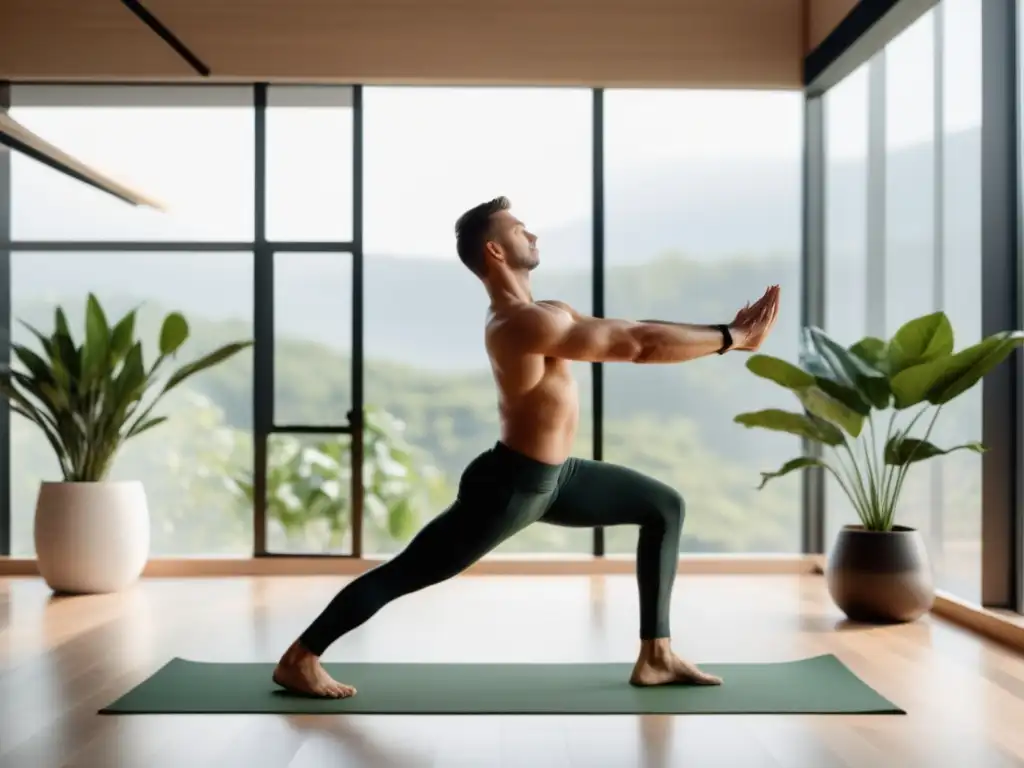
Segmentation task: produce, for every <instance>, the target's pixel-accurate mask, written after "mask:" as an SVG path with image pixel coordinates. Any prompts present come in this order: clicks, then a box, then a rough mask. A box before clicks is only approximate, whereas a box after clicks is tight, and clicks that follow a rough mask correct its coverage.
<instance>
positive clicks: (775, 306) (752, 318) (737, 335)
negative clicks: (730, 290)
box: [729, 285, 779, 352]
mask: <svg viewBox="0 0 1024 768" xmlns="http://www.w3.org/2000/svg"><path fill="white" fill-rule="evenodd" d="M778 317H779V286H777V285H772V286H769V287H768V290H766V291H765V292H764V295H763V296H762V297H761V298H760V299H758V300H757V301H755V302H754V303H753V304H749V303H748V304H747V305H746V306H745V307H743V309H741V310H740V311H739V312H737V313H736V317H735V319H733V321H732V322H731V323H729V332H730V333H732V338H733V347H732V349H734V350H737V351H744V352H756V351H757V350H758V349H760V347H761V344H762V343H763V342H764V340H765V339H766V338H767V337H768V334H769V333H770V332H771V330H772V327H773V326H774V325H775V321H776V320H777V319H778Z"/></svg>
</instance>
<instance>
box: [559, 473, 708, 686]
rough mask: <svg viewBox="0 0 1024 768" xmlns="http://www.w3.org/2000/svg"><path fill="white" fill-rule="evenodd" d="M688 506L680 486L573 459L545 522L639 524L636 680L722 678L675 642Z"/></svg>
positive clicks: (640, 682) (702, 682)
mask: <svg viewBox="0 0 1024 768" xmlns="http://www.w3.org/2000/svg"><path fill="white" fill-rule="evenodd" d="M684 517H685V507H684V504H683V499H682V497H681V496H680V495H679V493H678V492H677V491H675V490H674V489H672V488H670V487H669V486H667V485H665V484H664V483H661V482H659V481H657V480H654V479H653V478H650V477H647V476H645V475H642V474H640V473H639V472H636V471H634V470H631V469H627V468H626V467H620V466H618V465H615V464H607V463H604V462H597V461H589V460H584V459H571V460H570V461H568V462H566V464H565V467H564V468H563V479H562V482H561V483H560V487H559V491H558V497H557V498H556V500H555V502H554V503H553V504H552V505H551V507H550V508H549V510H548V512H547V513H546V514H545V515H544V517H543V518H541V520H542V522H545V523H551V524H554V525H565V526H572V527H594V526H612V525H637V526H639V528H640V535H639V540H638V542H637V552H636V578H637V587H638V590H639V597H640V656H639V658H638V659H637V663H636V666H635V667H634V669H633V676H632V678H631V680H630V682H632V683H634V684H635V685H663V684H666V683H691V684H700V685H717V684H719V683H721V682H722V681H721V679H719V678H718V677H715V676H714V675H708V674H705V673H704V672H701V671H700V670H699V669H697V667H695V666H694V665H692V664H690V663H689V662H686V661H683V660H682V659H680V658H679V657H678V656H676V655H675V653H674V652H673V651H672V647H671V637H672V631H671V608H672V587H673V586H674V584H675V579H676V572H677V570H678V563H679V542H680V538H681V537H682V531H683V520H684Z"/></svg>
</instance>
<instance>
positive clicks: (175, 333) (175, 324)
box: [160, 312, 188, 355]
mask: <svg viewBox="0 0 1024 768" xmlns="http://www.w3.org/2000/svg"><path fill="white" fill-rule="evenodd" d="M187 338H188V321H186V320H185V318H184V316H183V315H182V314H181V313H180V312H171V313H170V314H169V315H167V317H165V318H164V323H163V325H162V326H161V327H160V354H161V355H173V354H174V353H175V352H177V351H178V349H179V348H180V347H181V345H182V344H184V343H185V340H186V339H187Z"/></svg>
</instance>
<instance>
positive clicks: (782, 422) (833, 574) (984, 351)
mask: <svg viewBox="0 0 1024 768" xmlns="http://www.w3.org/2000/svg"><path fill="white" fill-rule="evenodd" d="M1022 342H1024V332H1021V331H1006V332H1002V333H997V334H994V335H992V336H989V337H988V338H986V339H984V340H982V341H980V342H979V343H977V344H975V345H974V346H971V347H967V348H966V349H962V350H960V351H959V352H956V353H954V351H953V329H952V327H951V325H950V323H949V319H948V318H947V317H946V315H945V314H944V313H943V312H935V313H933V314H929V315H924V316H922V317H918V318H915V319H913V320H911V321H909V322H908V323H906V324H905V325H904V326H903V327H901V328H900V329H899V330H898V331H897V332H896V334H895V335H894V336H893V337H892V338H891V339H890V340H888V341H883V340H882V339H877V338H873V337H867V338H864V339H861V340H860V341H858V342H857V343H856V344H853V345H852V346H850V347H844V346H842V345H841V344H839V343H838V342H836V341H835V340H834V339H832V338H831V337H830V336H829V335H828V334H826V333H825V332H824V331H822V330H821V329H819V328H813V327H811V328H806V329H805V330H804V333H803V338H802V343H801V353H800V361H799V363H800V364H799V365H793V364H791V363H788V362H786V361H785V360H780V359H778V358H775V357H771V356H769V355H752V356H751V357H750V359H749V360H748V361H747V368H748V369H749V370H750V371H751V372H752V373H754V374H755V375H757V376H760V377H762V378H765V379H768V380H770V381H773V382H775V383H776V384H778V385H780V386H782V387H785V388H786V389H788V390H790V391H791V392H793V394H794V395H795V396H796V398H797V400H798V401H799V403H800V404H801V405H802V406H803V408H802V412H801V413H797V412H791V411H785V410H781V409H775V408H770V409H766V410H761V411H755V412H750V413H742V414H740V415H738V416H736V417H735V421H736V422H738V423H740V424H743V425H744V426H747V427H760V428H763V429H770V430H775V431H780V432H787V433H790V434H793V435H798V436H799V437H803V438H806V439H807V440H810V441H811V442H813V443H817V444H818V445H820V446H821V448H822V450H821V455H820V456H800V457H797V458H794V459H790V460H789V461H787V462H786V463H785V464H783V465H782V466H781V467H780V468H779V469H777V470H775V471H774V472H762V473H761V478H762V479H761V484H760V486H759V489H760V488H763V487H764V486H765V484H766V483H767V482H768V481H769V480H772V479H774V478H776V477H782V476H783V475H787V474H789V473H790V472H794V471H796V470H799V469H805V468H808V467H820V468H821V469H822V470H824V471H826V472H828V473H829V474H831V475H832V476H833V477H834V478H835V479H836V482H837V483H838V484H839V486H840V487H841V488H842V489H843V491H844V492H845V494H846V496H847V497H848V498H849V500H850V503H851V504H852V505H853V508H854V509H855V510H856V512H857V516H858V517H859V519H860V524H859V525H846V526H844V527H843V529H842V530H841V531H840V532H839V536H838V539H837V541H836V543H835V546H834V547H833V549H832V551H831V553H830V555H829V557H828V561H827V565H826V570H825V574H826V579H827V583H828V589H829V592H830V594H831V596H832V599H833V600H834V601H835V603H836V604H837V605H838V606H839V607H840V608H841V609H842V610H843V612H844V613H846V615H847V616H848V617H849V618H850V619H853V620H858V621H871V622H901V621H912V620H914V619H916V618H917V617H919V616H920V615H921V614H923V613H924V612H925V611H927V610H929V609H930V608H931V605H932V601H933V599H934V589H933V583H932V573H931V566H930V563H929V560H928V557H927V552H926V550H925V546H924V542H923V539H922V537H921V535H920V533H919V532H918V531H916V530H914V529H912V528H910V527H907V526H903V525H897V524H896V522H895V520H896V513H897V511H898V509H899V502H900V494H901V491H902V490H903V484H904V481H905V480H906V477H907V473H908V471H910V469H911V467H913V465H915V464H917V463H919V462H922V461H925V460H927V459H933V458H936V457H939V456H944V455H946V454H948V453H951V452H952V451H957V450H967V451H974V452H976V453H982V452H983V451H984V450H985V448H984V446H982V444H981V443H978V442H971V443H965V444H963V445H957V446H952V447H948V448H943V447H939V446H936V445H934V444H932V443H931V442H929V438H930V437H931V433H932V429H933V427H934V426H935V421H936V419H938V417H939V414H940V413H941V412H942V408H943V407H944V406H945V405H946V404H947V403H949V402H951V401H952V400H953V399H955V398H957V397H959V396H960V395H961V394H963V393H964V392H966V391H967V390H969V389H971V388H972V387H973V386H974V385H975V384H977V383H978V382H979V381H980V380H981V379H982V378H983V377H984V376H986V375H988V373H989V372H990V371H992V369H994V368H995V367H996V366H997V365H999V364H1000V363H1001V362H1003V361H1004V360H1005V359H1006V358H1007V356H1009V354H1010V353H1011V352H1012V351H1013V350H1014V349H1015V348H1016V347H1017V346H1019V345H1020V344H1021V343H1022ZM929 412H930V418H928V419H924V420H922V419H923V418H924V417H925V416H927V415H929ZM886 416H887V428H886V431H885V432H884V433H882V432H881V427H880V426H879V425H878V424H877V423H876V422H878V421H881V420H882V418H883V417H886ZM919 425H921V427H923V429H924V433H923V435H921V434H920V428H919ZM925 425H926V426H925ZM915 428H917V429H918V431H917V432H916V433H915V431H914V430H915Z"/></svg>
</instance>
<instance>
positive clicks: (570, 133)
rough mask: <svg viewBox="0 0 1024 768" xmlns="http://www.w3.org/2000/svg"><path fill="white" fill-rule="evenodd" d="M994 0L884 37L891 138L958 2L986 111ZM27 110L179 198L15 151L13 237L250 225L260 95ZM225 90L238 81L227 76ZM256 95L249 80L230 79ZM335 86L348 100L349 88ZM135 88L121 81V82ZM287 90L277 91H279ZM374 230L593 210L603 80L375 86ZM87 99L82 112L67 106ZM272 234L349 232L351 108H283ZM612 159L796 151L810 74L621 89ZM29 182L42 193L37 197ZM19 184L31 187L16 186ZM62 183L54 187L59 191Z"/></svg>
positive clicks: (955, 95)
mask: <svg viewBox="0 0 1024 768" xmlns="http://www.w3.org/2000/svg"><path fill="white" fill-rule="evenodd" d="M980 4H981V0H944V2H943V3H942V5H941V6H939V8H938V9H936V10H933V11H931V12H929V14H927V15H926V16H925V17H923V18H922V19H920V20H919V21H918V22H916V23H915V24H914V25H913V26H912V27H911V28H910V29H908V30H907V31H906V32H905V33H904V34H903V35H902V36H901V37H900V38H898V39H897V40H895V41H894V42H893V43H892V44H890V46H889V48H888V50H887V66H888V88H887V91H888V92H887V100H886V101H887V117H888V126H887V143H888V145H889V146H890V147H893V148H895V147H897V146H903V145H906V144H911V143H915V142H921V141H926V140H928V139H929V138H930V137H931V134H932V129H933V117H932V115H933V107H934V98H933V93H932V87H933V77H932V73H933V68H934V47H933V42H934V36H933V28H934V21H933V15H934V14H935V13H940V12H941V13H944V14H945V25H946V42H945V61H944V73H945V83H944V101H945V108H944V124H945V127H946V130H959V129H963V128H966V127H970V126H975V125H978V124H980V115H981V93H980V81H981V56H980V53H981V23H980ZM19 92H20V93H22V94H24V93H25V91H24V87H22V86H15V88H14V94H13V97H14V98H13V101H14V103H15V106H14V107H13V108H12V110H11V111H12V115H13V116H14V117H16V118H17V119H19V120H21V121H22V122H24V123H25V124H26V125H27V126H29V127H30V128H32V129H33V130H35V131H36V132H38V133H39V134H40V135H42V136H43V137H44V138H47V139H49V140H50V141H52V142H54V143H55V144H57V145H58V146H60V147H61V148H62V149H64V150H66V151H69V152H71V153H72V154H74V155H76V156H77V157H79V158H81V159H82V160H84V161H86V162H88V163H90V164H92V165H94V166H95V167H97V168H99V169H102V170H104V171H106V172H108V173H110V174H111V175H113V176H115V177H117V178H119V179H121V180H123V181H125V182H127V183H129V184H131V185H133V186H136V187H138V188H139V189H140V190H141V191H143V192H145V193H146V194H149V195H152V196H155V197H157V198H159V199H162V200H164V201H165V202H166V203H167V204H168V207H169V211H168V212H167V213H156V212H152V211H148V210H140V209H133V208H130V207H129V206H126V205H124V204H122V203H120V202H119V201H117V200H114V199H113V198H109V197H108V196H106V195H103V194H101V193H98V192H96V191H95V190H92V189H90V188H88V187H86V186H84V185H81V184H79V183H77V182H75V181H73V180H70V179H67V178H64V177H61V176H60V175H59V174H57V173H55V172H53V171H51V170H50V169H47V168H44V167H42V166H39V165H37V164H35V163H34V162H32V161H30V160H27V159H25V158H23V157H21V156H20V155H15V160H14V171H13V173H14V184H15V190H17V191H20V194H16V195H15V197H14V216H13V225H14V232H13V234H14V237H15V238H16V239H52V238H53V237H54V232H60V233H61V236H63V237H65V238H80V239H91V238H97V239H104V238H107V239H178V240H193V239H195V240H201V239H210V240H249V239H251V238H252V227H253V221H252V210H251V209H252V173H253V170H252V155H253V131H252V117H251V112H247V111H245V110H243V109H238V108H235V107H218V108H211V107H209V106H195V107H194V108H191V109H181V108H173V109H163V108H147V109H127V108H124V107H123V106H118V107H108V108H105V109H95V108H89V107H75V108H70V109H69V108H63V109H50V108H46V107H35V106H21V107H19V106H17V104H18V99H19ZM221 93H227V91H221ZM230 93H231V95H232V96H233V97H234V99H235V101H236V103H245V102H246V101H247V100H248V99H249V98H251V97H250V95H249V93H250V89H246V88H239V89H230ZM335 93H336V94H337V95H338V97H339V98H341V99H342V100H344V95H345V89H337V90H336V91H335ZM120 98H122V99H123V98H124V97H123V95H122V96H121V97H120ZM272 103H273V97H272ZM866 103H867V78H866V67H862V68H861V70H859V71H858V72H856V73H854V74H853V75H851V76H850V78H848V80H847V81H846V82H844V83H842V84H840V85H839V86H837V87H836V89H835V90H834V91H833V92H832V93H831V94H830V95H829V97H828V104H827V119H828V126H829V132H828V141H829V152H830V155H831V156H832V157H833V158H838V157H853V156H857V155H863V154H864V152H865V149H866V145H865V139H866V116H867V115H866V110H865V107H866ZM364 107H365V109H364V148H365V155H364V156H365V175H364V179H365V219H364V221H365V245H366V249H367V250H368V251H369V252H377V253H380V252H387V253H401V254H404V255H410V254H417V253H419V254H430V255H445V256H448V257H454V252H453V235H452V225H453V223H454V220H455V217H456V216H457V215H458V214H459V213H460V212H461V211H462V210H464V209H465V208H467V207H469V206H470V205H473V204H475V203H477V202H480V201H481V200H484V199H487V198H489V197H492V196H494V195H498V194H506V195H508V196H509V197H511V198H512V200H513V202H514V203H515V205H516V212H517V213H518V214H519V215H520V216H522V217H523V218H524V219H525V220H526V221H527V222H528V224H529V225H530V226H531V227H533V228H534V229H535V230H537V231H538V232H539V233H540V234H541V235H542V236H543V234H544V232H545V231H546V230H550V229H552V228H557V227H559V226H561V225H564V224H566V223H568V222H571V221H577V220H580V219H587V218H589V212H590V205H591V178H590V173H591V157H592V151H591V146H590V131H591V94H590V92H589V91H587V90H565V89H435V88H367V89H365V90H364ZM69 112H73V114H69ZM267 130H268V141H269V143H270V151H269V157H268V161H267V162H268V182H269V192H268V229H269V232H268V234H269V236H270V237H271V239H281V240H287V239H297V240H347V239H349V238H350V237H351V234H352V216H351V204H352V194H351V140H352V126H351V112H350V110H349V109H348V108H346V107H344V106H341V107H338V106H330V105H329V104H327V105H325V106H320V107H315V108H311V107H276V108H272V109H271V110H270V111H269V114H268V125H267ZM605 134H606V151H605V162H606V165H607V167H608V171H609V174H610V175H612V174H614V175H616V176H618V177H621V176H622V172H623V171H631V172H632V171H642V169H643V168H644V167H645V166H652V167H656V166H659V165H666V164H671V165H673V166H674V167H675V166H678V167H679V168H680V169H681V170H680V172H684V169H685V167H686V163H688V162H698V161H699V162H715V161H716V160H717V159H722V160H726V159H728V160H733V161H735V160H736V159H744V158H752V159H755V158H774V159H780V160H791V161H792V162H794V163H798V162H799V158H800V151H801V146H802V141H803V137H802V97H801V95H800V94H799V93H798V92H789V93H765V92H749V91H743V92H738V91H732V92H730V91H717V92H700V91H659V90H650V91H608V92H606V102H605ZM29 195H30V196H31V198H32V199H31V202H29V201H28V200H27V197H29ZM19 198H20V202H19ZM48 201H49V202H48Z"/></svg>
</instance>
